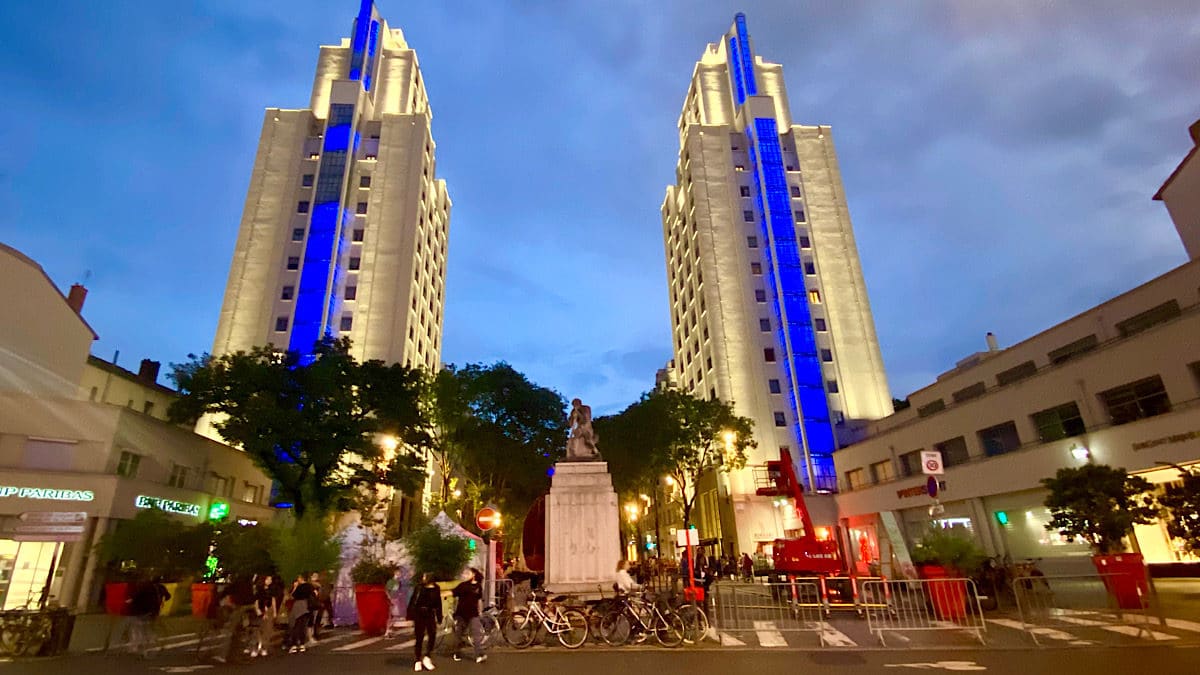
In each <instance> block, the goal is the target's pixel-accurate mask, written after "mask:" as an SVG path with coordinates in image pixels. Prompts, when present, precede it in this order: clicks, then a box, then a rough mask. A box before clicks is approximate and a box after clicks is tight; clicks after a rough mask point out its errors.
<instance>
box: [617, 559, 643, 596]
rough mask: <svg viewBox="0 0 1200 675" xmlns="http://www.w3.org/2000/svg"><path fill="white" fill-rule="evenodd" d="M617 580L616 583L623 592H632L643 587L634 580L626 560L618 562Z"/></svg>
mask: <svg viewBox="0 0 1200 675" xmlns="http://www.w3.org/2000/svg"><path fill="white" fill-rule="evenodd" d="M615 581H616V583H615V584H614V585H615V586H616V587H617V590H618V591H620V592H622V593H630V592H633V591H636V590H639V589H641V585H639V584H638V583H637V582H636V581H634V580H633V577H631V576H629V563H628V562H626V561H624V560H621V561H618V562H617V576H616V580H615Z"/></svg>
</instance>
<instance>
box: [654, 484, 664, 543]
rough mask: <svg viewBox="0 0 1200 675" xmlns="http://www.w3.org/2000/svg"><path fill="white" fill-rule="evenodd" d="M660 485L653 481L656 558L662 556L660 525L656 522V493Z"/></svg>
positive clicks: (659, 489)
mask: <svg viewBox="0 0 1200 675" xmlns="http://www.w3.org/2000/svg"><path fill="white" fill-rule="evenodd" d="M661 487H662V486H660V485H659V484H658V481H655V483H654V555H655V557H658V558H661V557H662V526H661V525H660V524H659V522H658V511H659V503H658V495H659V493H660V491H661Z"/></svg>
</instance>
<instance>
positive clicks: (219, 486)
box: [208, 473, 233, 497]
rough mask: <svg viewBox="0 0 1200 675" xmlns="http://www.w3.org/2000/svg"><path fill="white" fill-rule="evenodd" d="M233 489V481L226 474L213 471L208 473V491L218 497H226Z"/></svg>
mask: <svg viewBox="0 0 1200 675" xmlns="http://www.w3.org/2000/svg"><path fill="white" fill-rule="evenodd" d="M232 490H233V481H232V480H230V478H229V477H228V476H222V475H219V474H215V473H210V474H209V475H208V491H209V492H210V493H211V494H214V495H216V496H218V497H228V496H229V493H230V492H231V491H232Z"/></svg>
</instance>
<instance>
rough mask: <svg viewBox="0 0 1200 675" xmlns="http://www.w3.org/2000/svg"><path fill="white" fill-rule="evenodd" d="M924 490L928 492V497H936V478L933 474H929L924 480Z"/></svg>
mask: <svg viewBox="0 0 1200 675" xmlns="http://www.w3.org/2000/svg"><path fill="white" fill-rule="evenodd" d="M925 491H926V492H928V493H929V496H930V497H937V495H938V479H937V478H934V477H933V476H930V477H929V478H928V479H927V480H926V481H925Z"/></svg>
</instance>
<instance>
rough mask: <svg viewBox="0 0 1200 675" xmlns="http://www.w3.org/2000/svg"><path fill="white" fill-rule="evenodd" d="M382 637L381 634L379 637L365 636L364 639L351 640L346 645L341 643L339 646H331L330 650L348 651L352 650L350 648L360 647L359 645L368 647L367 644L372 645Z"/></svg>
mask: <svg viewBox="0 0 1200 675" xmlns="http://www.w3.org/2000/svg"><path fill="white" fill-rule="evenodd" d="M382 639H383V637H382V636H381V637H373V638H367V639H366V640H359V641H358V642H351V643H350V644H348V645H342V646H341V647H334V648H333V649H332V650H331V651H335V652H348V651H350V650H352V649H358V648H360V647H368V646H370V645H373V644H375V643H376V642H379V641H380V640H382Z"/></svg>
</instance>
